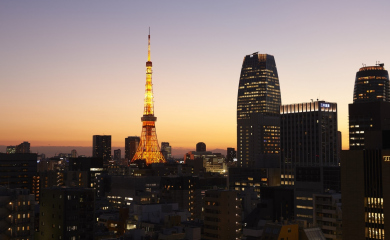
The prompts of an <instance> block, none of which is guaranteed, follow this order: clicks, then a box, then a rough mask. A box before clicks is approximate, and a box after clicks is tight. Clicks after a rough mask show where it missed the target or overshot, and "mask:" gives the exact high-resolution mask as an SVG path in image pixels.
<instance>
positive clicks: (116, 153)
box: [114, 149, 122, 161]
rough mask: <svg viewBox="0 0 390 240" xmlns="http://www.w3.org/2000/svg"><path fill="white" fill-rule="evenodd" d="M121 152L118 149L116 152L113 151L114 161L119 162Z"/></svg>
mask: <svg viewBox="0 0 390 240" xmlns="http://www.w3.org/2000/svg"><path fill="white" fill-rule="evenodd" d="M121 152H122V151H121V150H120V149H117V150H114V160H117V161H119V160H121V157H122V154H121Z"/></svg>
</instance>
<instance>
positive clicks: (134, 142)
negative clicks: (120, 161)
mask: <svg viewBox="0 0 390 240" xmlns="http://www.w3.org/2000/svg"><path fill="white" fill-rule="evenodd" d="M140 140H141V139H140V137H137V136H133V137H127V138H125V158H126V159H127V160H129V161H131V159H133V157H134V154H135V152H137V148H138V145H139V142H140Z"/></svg>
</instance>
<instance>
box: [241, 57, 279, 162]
mask: <svg viewBox="0 0 390 240" xmlns="http://www.w3.org/2000/svg"><path fill="white" fill-rule="evenodd" d="M280 104H281V98H280V86H279V78H278V72H277V69H276V64H275V59H274V57H273V56H271V55H268V54H259V53H257V52H256V53H253V54H250V55H247V56H245V58H244V62H243V64H242V69H241V76H240V83H239V88H238V98H237V161H238V166H239V167H256V168H261V167H266V168H277V167H279V165H280V114H279V111H280Z"/></svg>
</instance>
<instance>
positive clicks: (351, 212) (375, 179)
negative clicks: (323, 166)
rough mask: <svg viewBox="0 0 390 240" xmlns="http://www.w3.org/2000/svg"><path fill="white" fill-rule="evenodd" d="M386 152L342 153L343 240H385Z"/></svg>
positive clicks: (388, 204) (389, 190)
mask: <svg viewBox="0 0 390 240" xmlns="http://www.w3.org/2000/svg"><path fill="white" fill-rule="evenodd" d="M389 159H390V150H388V149H386V150H381V149H372V150H367V149H366V150H349V151H342V158H341V176H342V179H341V190H342V191H341V192H342V199H343V202H344V203H345V204H343V239H385V234H388V233H389V232H390V224H388V223H387V222H385V217H386V215H387V216H389V215H390V210H389V209H390V187H389V185H388V184H387V183H388V182H389V181H390V174H389V172H390V161H389Z"/></svg>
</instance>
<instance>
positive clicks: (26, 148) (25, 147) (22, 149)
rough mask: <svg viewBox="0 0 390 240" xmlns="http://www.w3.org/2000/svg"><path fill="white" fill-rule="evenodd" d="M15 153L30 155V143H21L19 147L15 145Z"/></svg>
mask: <svg viewBox="0 0 390 240" xmlns="http://www.w3.org/2000/svg"><path fill="white" fill-rule="evenodd" d="M15 153H30V143H29V142H22V143H21V144H19V145H16V149H15Z"/></svg>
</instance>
